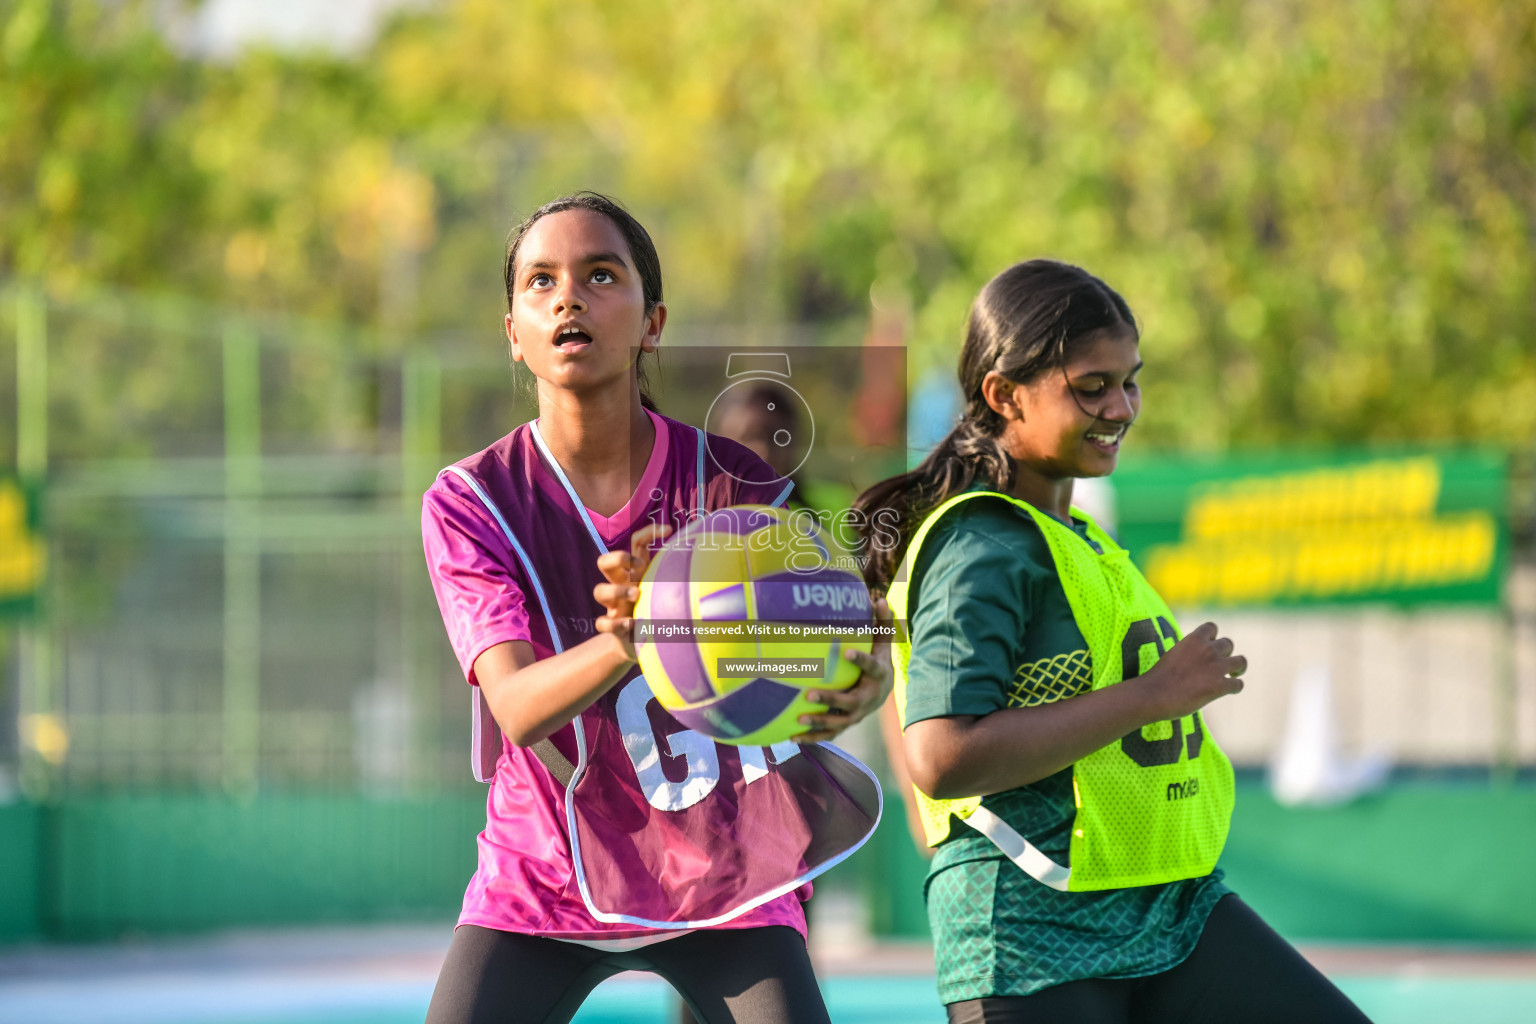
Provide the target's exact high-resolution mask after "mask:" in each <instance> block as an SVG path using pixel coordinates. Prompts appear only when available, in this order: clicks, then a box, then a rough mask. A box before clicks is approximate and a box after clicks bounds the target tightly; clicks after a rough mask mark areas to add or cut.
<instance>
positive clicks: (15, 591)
mask: <svg viewBox="0 0 1536 1024" xmlns="http://www.w3.org/2000/svg"><path fill="white" fill-rule="evenodd" d="M41 504H42V501H41V494H40V492H39V491H38V489H37V488H35V487H29V486H27V485H25V484H23V483H22V482H21V481H20V480H19V479H17V477H16V476H15V475H14V474H13V473H9V472H7V471H5V470H0V618H14V617H16V616H21V615H30V614H31V613H32V612H34V611H35V610H36V608H37V596H38V593H39V592H40V591H41V590H42V588H43V574H44V572H45V571H46V568H47V550H46V547H45V545H44V544H43V534H42V526H41V521H42V515H41V512H40V506H41Z"/></svg>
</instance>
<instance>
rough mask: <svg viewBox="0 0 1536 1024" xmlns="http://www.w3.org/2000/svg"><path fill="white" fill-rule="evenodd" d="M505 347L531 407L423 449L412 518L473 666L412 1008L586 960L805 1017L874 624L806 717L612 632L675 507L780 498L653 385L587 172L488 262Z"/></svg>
mask: <svg viewBox="0 0 1536 1024" xmlns="http://www.w3.org/2000/svg"><path fill="white" fill-rule="evenodd" d="M505 280H506V289H507V304H508V310H509V312H508V314H507V318H506V329H507V337H508V340H509V342H510V343H511V350H512V357H513V359H515V360H519V361H521V362H524V363H525V364H526V365H527V366H528V367H529V369H530V370H531V371H532V372H533V376H534V377H535V378H536V380H537V382H538V402H539V418H538V419H537V420H536V421H534V422H531V423H526V424H524V425H523V426H521V427H518V428H517V429H516V430H514V431H513V432H512V433H511V434H508V435H507V436H506V437H503V438H502V439H501V440H499V441H497V442H496V443H495V444H493V445H491V446H490V447H489V448H487V449H485V450H484V451H482V452H479V453H478V454H476V455H473V456H471V457H470V458H467V459H465V460H463V461H462V462H459V463H457V464H456V465H454V466H450V467H449V468H448V469H446V470H444V471H443V473H442V474H441V475H440V476H439V477H438V479H437V481H436V482H435V483H434V484H433V486H432V487H431V489H430V490H428V492H427V494H426V496H425V499H424V503H423V513H422V535H423V542H424V547H425V550H426V556H427V564H428V569H429V571H430V574H431V577H432V585H433V589H434V590H435V592H436V594H437V600H438V605H439V607H440V608H441V610H442V613H443V622H444V625H445V626H446V627H447V630H448V636H449V639H450V640H451V642H452V644H453V648H454V651H455V653H456V654H457V656H458V658H459V662H460V665H461V666H462V667H463V669H464V673H465V676H466V678H467V679H468V681H469V682H470V683H471V684H472V685H473V686H474V687H475V691H474V692H475V703H474V708H475V724H476V729H475V733H476V737H475V766H476V774H477V777H479V778H481V779H482V781H488V782H489V783H490V793H489V797H488V800H487V808H486V827H485V831H484V832H482V833H481V834H480V837H479V867H478V869H477V870H476V872H475V875H474V877H473V878H472V879H471V880H470V884H469V888H468V891H467V892H466V893H465V897H464V908H463V912H462V914H461V915H460V918H459V927H458V928H457V929H456V930H455V933H454V938H453V943H452V945H451V946H450V948H449V952H448V956H447V959H446V960H445V962H444V965H443V969H442V973H441V975H440V977H439V979H438V984H437V988H436V990H435V991H434V993H433V997H432V1004H431V1009H430V1010H429V1012H428V1020H429V1021H431V1022H433V1024H447V1022H469V1021H481V1020H486V1021H489V1020H495V1021H499V1022H500V1021H539V1022H545V1021H548V1022H558V1021H565V1020H568V1019H569V1018H570V1016H571V1015H572V1014H573V1013H574V1012H575V1010H576V1009H577V1008H578V1007H579V1006H580V1005H581V1002H582V1000H583V999H584V998H585V997H586V995H587V993H588V992H590V991H591V989H592V988H593V987H594V986H595V985H596V984H597V983H598V982H600V981H602V980H603V979H604V978H606V977H609V976H611V975H613V974H616V973H618V972H619V971H623V970H649V971H653V972H655V973H657V974H660V975H662V976H663V977H665V978H666V979H667V980H668V981H669V982H671V983H672V985H673V986H674V987H675V988H677V990H678V992H679V993H680V995H681V996H682V998H683V1000H684V1001H685V1002H686V1003H687V1004H688V1006H689V1007H690V1008H691V1009H692V1010H693V1012H694V1013H695V1015H696V1016H697V1017H698V1018H699V1020H701V1021H703V1022H705V1024H721V1022H726V1021H745V1020H751V1021H765V1022H766V1021H786V1022H789V1021H793V1022H800V1021H806V1022H812V1021H826V1019H827V1016H826V1009H825V1007H824V1005H823V1004H822V1000H821V996H820V993H819V990H818V988H817V986H816V982H815V978H814V976H813V975H812V973H811V966H810V960H809V957H808V956H807V954H806V949H805V941H804V937H805V915H804V912H803V910H802V909H801V906H800V903H801V899H802V898H803V897H805V896H807V895H808V894H809V890H810V884H809V883H810V879H811V878H813V877H815V876H816V875H817V874H819V873H821V872H822V871H825V870H826V869H827V868H829V867H831V866H832V865H834V864H836V863H838V862H839V861H841V860H843V859H844V858H846V857H847V856H848V855H849V854H850V853H852V852H853V850H855V849H857V848H858V846H859V845H861V844H862V843H863V842H864V841H865V839H867V838H868V836H869V834H870V833H871V832H872V831H873V829H874V826H875V824H876V822H877V821H878V820H879V815H880V799H881V798H880V791H879V786H878V785H877V784H876V782H875V780H874V777H873V775H872V774H871V773H870V772H869V770H868V769H867V768H865V767H864V766H863V765H861V764H859V763H858V761H856V760H854V759H853V758H851V757H850V756H848V755H847V754H845V753H843V752H842V751H840V750H838V749H837V748H836V747H834V746H831V745H830V744H826V743H823V742H820V741H822V740H826V739H830V738H831V737H833V736H835V735H836V734H837V733H839V732H841V731H842V730H843V729H845V728H847V727H848V726H849V725H851V724H853V723H854V722H856V721H858V720H859V719H861V718H863V717H864V716H865V715H867V714H868V713H869V712H870V711H872V710H873V709H874V708H876V707H878V706H879V704H880V703H881V702H882V701H883V700H884V698H885V695H886V693H887V691H888V690H889V689H890V681H891V673H890V668H889V661H888V657H885V656H883V652H879V651H877V652H876V655H880V656H876V655H866V654H863V653H861V652H850V653H849V654H848V655H847V656H848V657H850V659H851V660H853V661H855V662H856V663H857V664H858V666H859V668H860V669H861V670H862V673H863V675H862V677H861V678H860V681H859V683H858V684H857V685H856V686H854V687H853V688H851V689H849V690H847V691H841V692H825V693H821V692H818V693H814V694H812V695H811V699H812V700H815V701H817V702H818V703H821V704H823V705H825V706H826V707H827V711H826V712H825V713H823V714H819V715H812V716H806V718H804V719H802V721H803V722H805V723H806V724H807V725H809V727H810V731H808V732H807V733H805V734H803V735H801V736H799V737H796V740H797V741H798V742H786V743H781V744H777V745H775V746H773V747H768V748H741V747H734V746H728V745H723V744H716V743H714V742H713V741H711V740H709V739H707V738H705V737H704V736H701V735H699V734H697V733H694V732H692V731H690V730H687V729H685V728H684V727H683V726H682V725H681V724H680V723H678V722H677V721H676V720H675V719H674V718H672V716H671V715H669V714H668V713H667V712H666V711H665V710H664V709H662V707H661V706H660V705H659V704H658V703H657V702H656V700H655V699H654V698H653V697H652V695H651V691H650V688H649V686H648V685H647V684H646V681H645V678H644V676H642V675H641V674H640V672H639V669H638V667H637V665H636V663H635V652H634V647H633V644H632V643H631V640H630V636H629V628H630V618H629V617H630V615H631V613H632V611H633V607H634V601H635V598H636V596H637V593H636V589H635V583H636V581H638V580H639V579H640V575H641V573H642V572H643V571H644V568H645V566H646V564H647V563H648V561H649V558H650V547H651V545H652V544H653V543H654V542H656V541H659V540H660V539H662V538H663V537H665V536H666V535H667V534H668V533H670V532H671V531H672V530H674V529H679V528H681V527H682V526H685V525H686V524H687V523H688V521H689V520H690V518H692V517H695V516H698V515H700V514H702V513H704V512H708V511H712V510H715V509H718V508H723V507H726V506H730V505H738V504H775V505H777V504H783V503H784V501H785V499H786V497H787V495H788V487H789V485H788V482H787V481H785V480H783V479H781V478H779V477H778V476H776V474H775V473H774V471H773V470H772V469H770V468H769V467H768V466H767V464H766V463H764V462H762V461H761V460H760V459H758V458H757V457H756V456H755V455H753V454H752V453H751V452H749V451H748V450H747V449H746V448H744V447H742V446H741V445H738V444H736V443H734V442H732V441H728V440H726V439H724V438H720V437H715V436H712V435H709V434H706V433H704V432H703V431H702V430H699V429H697V428H694V427H689V426H685V425H684V424H681V423H678V422H676V421H675V420H671V419H668V418H667V417H665V416H661V415H658V414H657V413H655V412H654V411H652V410H651V409H649V408H647V407H646V405H647V404H648V402H647V400H646V399H645V397H644V394H643V390H642V384H643V377H642V374H641V368H640V361H641V360H642V359H643V358H645V356H646V355H647V354H648V353H652V352H654V351H655V350H656V348H657V346H658V344H659V342H660V338H661V333H662V328H663V327H664V325H665V323H666V313H667V310H666V306H665V304H664V303H663V302H662V291H661V267H660V262H659V260H658V258H657V255H656V250H655V247H654V245H653V244H652V242H651V239H650V237H649V235H648V234H647V233H646V231H645V229H644V228H643V227H642V226H641V225H640V224H639V223H638V222H637V221H635V219H634V218H633V217H631V216H630V215H629V214H628V213H627V212H626V211H625V210H624V209H623V208H622V207H620V206H618V204H616V203H614V202H613V201H611V200H609V199H606V198H605V197H602V196H598V195H595V194H593V193H579V194H577V195H574V196H569V197H566V198H563V199H558V200H555V201H554V202H551V203H548V204H546V205H545V206H543V207H541V208H540V209H539V210H537V211H536V212H535V213H534V214H533V215H532V216H531V217H530V218H529V219H528V220H527V221H526V222H524V224H523V225H522V226H521V227H520V228H519V229H518V231H517V232H516V233H515V235H514V236H513V240H512V242H511V244H510V245H509V247H508V252H507V258H506V263H505Z"/></svg>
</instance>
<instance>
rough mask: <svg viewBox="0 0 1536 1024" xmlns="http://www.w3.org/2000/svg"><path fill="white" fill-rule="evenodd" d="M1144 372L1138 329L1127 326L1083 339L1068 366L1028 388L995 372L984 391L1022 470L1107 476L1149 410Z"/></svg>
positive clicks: (1050, 475) (1052, 476)
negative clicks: (1144, 410)
mask: <svg viewBox="0 0 1536 1024" xmlns="http://www.w3.org/2000/svg"><path fill="white" fill-rule="evenodd" d="M1140 371H1141V356H1140V353H1139V348H1138V344H1137V337H1136V331H1135V329H1134V328H1132V327H1130V326H1129V325H1120V326H1117V327H1108V328H1104V329H1103V330H1099V331H1095V332H1093V333H1092V334H1090V335H1088V336H1086V337H1084V338H1080V339H1078V341H1077V342H1076V343H1075V344H1073V345H1072V346H1071V349H1070V351H1069V354H1068V356H1067V361H1066V363H1065V365H1063V366H1061V367H1058V368H1056V369H1052V370H1047V371H1045V372H1044V373H1041V374H1040V375H1039V376H1038V377H1036V378H1035V379H1034V380H1032V381H1030V382H1029V383H1027V384H1016V383H1014V382H1012V381H1009V380H1008V379H1007V378H1006V377H1003V376H1002V375H1001V374H996V373H994V374H988V379H987V381H985V382H984V383H983V391H984V393H987V394H988V404H989V405H991V406H992V408H994V409H996V410H997V411H998V413H999V414H1000V415H1001V416H1002V417H1003V419H1004V420H1005V421H1006V422H1005V426H1004V429H1003V434H1002V442H1003V445H1004V447H1005V448H1006V449H1007V451H1008V454H1009V455H1011V456H1012V457H1013V458H1014V460H1015V461H1017V462H1018V463H1019V466H1020V468H1021V469H1026V468H1027V469H1029V470H1033V471H1034V472H1035V473H1036V474H1038V475H1039V476H1041V477H1045V478H1047V479H1051V480H1062V479H1066V478H1068V477H1096V476H1106V475H1108V474H1109V473H1111V472H1113V470H1114V468H1115V462H1116V460H1117V459H1118V457H1119V454H1120V442H1121V440H1122V439H1123V438H1124V437H1125V432H1126V430H1127V429H1129V428H1130V426H1131V424H1132V423H1133V422H1134V421H1135V419H1136V416H1137V415H1138V414H1139V413H1140V412H1141V389H1140V387H1139V386H1138V384H1137V376H1138V374H1139V373H1140Z"/></svg>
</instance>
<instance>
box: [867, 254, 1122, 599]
mask: <svg viewBox="0 0 1536 1024" xmlns="http://www.w3.org/2000/svg"><path fill="white" fill-rule="evenodd" d="M1120 325H1127V326H1129V327H1131V328H1132V329H1133V330H1134V329H1135V327H1136V318H1135V317H1134V316H1133V315H1132V314H1131V309H1130V307H1129V306H1127V305H1126V303H1125V300H1124V299H1122V298H1121V297H1120V296H1119V295H1118V294H1117V293H1116V292H1115V291H1114V289H1112V288H1110V287H1109V286H1108V285H1107V284H1105V283H1104V282H1103V281H1100V280H1099V279H1098V278H1097V277H1094V276H1093V275H1092V274H1090V273H1088V272H1087V271H1086V270H1083V269H1082V268H1081V267H1074V266H1072V265H1071V264H1068V263H1058V262H1056V261H1055V260H1029V261H1027V262H1025V263H1016V264H1014V265H1013V266H1011V267H1009V268H1008V269H1007V270H1005V271H1003V272H1002V273H1000V274H998V275H997V276H996V277H994V278H993V279H992V280H990V281H988V282H987V284H986V287H984V288H982V290H981V294H979V295H977V296H976V301H975V302H974V303H973V304H972V305H971V314H970V320H969V323H968V325H967V327H966V332H965V345H964V347H962V348H961V350H960V390H961V393H962V394H963V395H964V396H965V402H966V407H965V415H964V416H963V417H961V419H960V422H959V423H957V424H956V425H955V428H954V429H953V430H951V431H950V432H949V435H948V436H946V437H945V438H944V440H942V441H940V442H939V443H938V445H937V446H936V447H935V448H934V449H933V451H931V452H929V453H928V457H927V458H925V459H924V460H923V461H922V463H921V464H919V465H918V467H917V468H916V469H914V470H912V471H911V472H909V473H903V474H901V475H900V476H894V477H891V478H890V479H888V480H882V481H881V482H880V483H878V484H875V485H874V486H873V487H871V488H870V489H869V490H867V491H865V492H864V493H863V494H861V495H859V497H858V500H857V501H855V502H854V508H856V509H858V510H859V511H860V512H861V513H862V515H861V516H860V524H861V525H860V529H861V536H860V554H862V555H863V556H864V576H865V579H866V580H867V581H868V582H869V583H870V585H871V586H877V587H887V586H889V585H890V583H891V581H892V579H893V577H894V576H895V574H896V569H897V567H898V566H899V565H900V564H901V558H902V555H903V554H904V553H905V551H906V547H907V542H908V541H909V540H910V539H911V537H912V534H913V533H914V532H915V531H916V529H917V527H918V525H919V524H920V523H921V522H922V521H923V519H924V518H925V517H926V516H927V515H928V513H930V512H932V511H933V510H934V509H935V508H937V507H938V506H940V505H942V504H943V503H944V502H946V501H948V500H949V499H950V498H952V497H954V496H955V495H957V494H960V493H962V492H964V491H966V490H969V489H970V488H971V487H972V486H973V485H975V484H976V483H978V482H980V483H984V484H986V486H987V487H988V488H990V489H991V490H995V491H1003V492H1007V491H1009V490H1011V489H1012V487H1013V482H1014V474H1015V472H1016V466H1015V464H1014V461H1013V459H1012V458H1011V457H1010V456H1009V455H1008V453H1007V451H1005V450H1004V448H1003V444H1002V437H1001V435H1002V433H1003V425H1004V420H1003V418H1002V416H1000V415H998V413H997V412H995V411H994V410H993V409H992V407H991V406H989V405H988V404H987V400H986V398H985V397H984V396H983V395H982V391H981V382H982V381H983V380H984V379H985V378H986V376H987V374H988V373H990V372H992V371H993V370H996V371H998V372H999V373H1001V374H1002V375H1003V376H1005V377H1007V378H1008V379H1009V380H1011V381H1014V382H1015V383H1018V384H1028V383H1029V382H1031V381H1033V380H1035V379H1036V378H1037V377H1039V376H1040V375H1041V374H1042V373H1045V372H1046V371H1048V370H1052V369H1058V368H1060V367H1062V366H1064V365H1065V363H1066V360H1067V352H1068V350H1069V349H1070V348H1071V347H1072V345H1073V343H1074V342H1076V341H1078V340H1079V339H1082V338H1085V337H1087V336H1088V335H1090V334H1092V333H1094V332H1095V331H1099V330H1102V329H1104V328H1106V327H1115V326H1120ZM892 530H894V533H892ZM892 540H894V543H892Z"/></svg>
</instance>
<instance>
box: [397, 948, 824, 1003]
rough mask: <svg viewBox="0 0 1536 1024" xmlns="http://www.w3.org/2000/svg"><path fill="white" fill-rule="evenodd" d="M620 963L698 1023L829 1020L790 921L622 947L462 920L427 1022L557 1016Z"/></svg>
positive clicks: (438, 984) (615, 970)
mask: <svg viewBox="0 0 1536 1024" xmlns="http://www.w3.org/2000/svg"><path fill="white" fill-rule="evenodd" d="M621 971H650V972H651V973H653V974H659V975H661V977H663V978H665V979H666V980H667V981H668V982H670V983H671V984H672V987H673V988H675V989H677V991H678V994H679V995H681V996H682V997H683V1001H684V1002H685V1003H686V1004H687V1005H688V1007H689V1008H690V1009H691V1010H693V1013H694V1016H696V1017H697V1018H698V1019H699V1020H700V1021H702V1022H703V1024H732V1022H734V1024H829V1022H828V1019H827V1008H826V1004H825V1003H823V1002H822V999H821V989H820V988H818V987H817V985H816V976H815V974H813V973H812V971H811V958H810V956H809V955H808V954H807V953H806V951H805V942H804V940H802V939H801V938H800V934H799V933H798V932H796V931H795V930H794V929H793V928H788V927H784V926H774V927H769V928H711V929H705V930H701V931H696V932H689V933H688V934H687V935H682V936H679V937H678V938H675V939H667V940H665V941H662V942H656V943H652V944H651V945H649V946H643V947H641V948H640V949H636V950H632V951H630V952H627V953H605V952H603V951H602V950H600V949H593V948H592V947H590V946H582V945H578V944H576V943H574V942H561V941H559V940H558V939H546V938H543V937H541V936H538V935H518V934H515V933H512V932H499V931H494V930H492V929H490V928H478V927H476V926H474V925H461V926H460V927H459V929H458V930H457V931H455V932H454V933H453V943H452V944H451V945H450V946H449V947H448V956H447V958H446V959H445V960H444V961H443V969H442V972H441V973H439V974H438V976H437V987H436V988H435V989H433V991H432V1005H431V1007H430V1008H429V1009H428V1010H427V1024H492V1022H494V1024H525V1022H526V1024H565V1022H566V1021H568V1020H570V1019H571V1016H572V1015H573V1014H575V1012H576V1010H577V1009H578V1008H579V1007H580V1006H581V1004H582V1001H583V1000H584V999H586V998H587V994H588V993H590V992H591V991H592V990H593V989H594V988H596V987H597V985H598V983H599V982H601V981H603V980H604V979H607V978H611V977H613V976H614V975H615V974H618V973H619V972H621Z"/></svg>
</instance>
